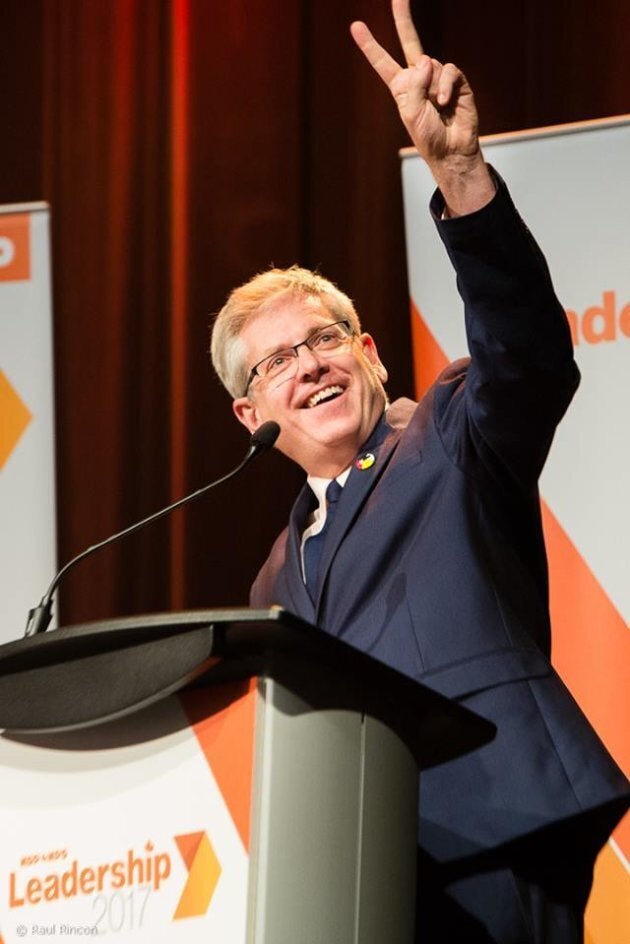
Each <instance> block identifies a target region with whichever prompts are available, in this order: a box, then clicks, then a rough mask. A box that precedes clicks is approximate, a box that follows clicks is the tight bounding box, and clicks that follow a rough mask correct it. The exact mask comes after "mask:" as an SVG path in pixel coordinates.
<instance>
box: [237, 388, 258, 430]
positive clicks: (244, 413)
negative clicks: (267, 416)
mask: <svg viewBox="0 0 630 944" xmlns="http://www.w3.org/2000/svg"><path fill="white" fill-rule="evenodd" d="M232 409H233V410H234V414H235V416H236V418H237V420H238V421H239V423H242V424H243V426H246V427H247V429H248V430H249V431H250V433H253V432H255V430H257V429H258V427H259V426H260V422H261V421H260V418H259V416H258V410H257V409H256V405H255V403H253V402H252V401H251V400H250V399H249V397H238V398H237V399H236V400H232Z"/></svg>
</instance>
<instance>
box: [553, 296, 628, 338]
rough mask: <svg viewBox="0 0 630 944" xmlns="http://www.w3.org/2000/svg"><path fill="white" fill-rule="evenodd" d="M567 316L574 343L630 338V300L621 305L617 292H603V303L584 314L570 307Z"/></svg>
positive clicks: (591, 307) (592, 306) (593, 306)
mask: <svg viewBox="0 0 630 944" xmlns="http://www.w3.org/2000/svg"><path fill="white" fill-rule="evenodd" d="M567 318H568V319H569V325H570V327H571V337H572V338H573V343H574V344H580V343H581V342H582V341H586V343H587V344H601V342H602V341H617V340H619V339H620V338H624V337H626V338H630V302H628V303H627V304H626V305H624V306H623V307H620V305H619V304H618V302H617V295H616V292H612V291H607V292H603V293H602V303H601V305H591V306H590V307H589V308H586V309H585V310H584V312H583V313H582V314H579V312H577V311H572V310H571V309H570V308H568V309H567Z"/></svg>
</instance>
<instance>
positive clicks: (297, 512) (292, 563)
mask: <svg viewBox="0 0 630 944" xmlns="http://www.w3.org/2000/svg"><path fill="white" fill-rule="evenodd" d="M315 504H316V501H315V496H314V495H313V492H312V491H311V489H310V487H309V486H308V485H304V486H303V487H302V491H301V492H300V494H299V495H298V497H297V499H296V501H295V504H294V505H293V509H292V511H291V517H290V518H289V538H288V542H287V554H286V560H285V566H284V571H285V582H286V586H285V590H286V593H287V595H288V597H289V598H290V600H291V604H292V606H293V609H294V612H295V613H299V614H300V615H301V616H303V618H304V619H306V620H309V621H310V622H311V623H314V622H315V607H314V606H313V601H312V600H311V598H310V596H309V593H308V590H307V589H306V585H305V584H304V579H303V577H302V555H301V545H302V532H303V531H304V528H305V526H306V521H307V518H308V515H309V512H310V511H312V509H313V506H314V505H315Z"/></svg>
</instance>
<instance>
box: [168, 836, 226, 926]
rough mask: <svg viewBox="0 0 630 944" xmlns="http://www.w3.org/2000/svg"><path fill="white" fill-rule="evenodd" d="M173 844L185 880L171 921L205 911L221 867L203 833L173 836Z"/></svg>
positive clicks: (197, 915) (201, 913)
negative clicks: (184, 867)
mask: <svg viewBox="0 0 630 944" xmlns="http://www.w3.org/2000/svg"><path fill="white" fill-rule="evenodd" d="M175 842H176V843H177V848H178V849H179V851H180V854H181V857H182V859H183V860H184V863H185V865H186V868H187V869H188V879H187V881H186V884H185V885H184V890H183V892H182V894H181V898H180V899H179V902H178V904H177V908H176V909H175V914H174V915H173V921H177V920H178V919H180V918H196V917H200V916H201V915H204V914H205V913H206V911H207V910H208V907H209V905H210V901H211V899H212V896H213V895H214V891H215V889H216V887H217V883H218V881H219V878H220V876H221V865H220V863H219V860H218V859H217V857H216V853H215V851H214V849H213V848H212V845H211V843H210V840H209V839H208V836H207V834H206V833H205V832H200V833H186V834H185V835H183V836H175Z"/></svg>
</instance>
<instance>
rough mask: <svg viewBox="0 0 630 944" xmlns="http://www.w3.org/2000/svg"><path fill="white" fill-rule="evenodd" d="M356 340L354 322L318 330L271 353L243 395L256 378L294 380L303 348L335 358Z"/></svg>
mask: <svg viewBox="0 0 630 944" xmlns="http://www.w3.org/2000/svg"><path fill="white" fill-rule="evenodd" d="M353 337H354V331H353V330H352V328H351V327H350V322H348V321H333V323H332V324H328V325H324V326H323V327H321V328H317V330H316V331H313V332H312V334H309V336H308V337H307V338H306V339H305V340H304V341H300V343H299V344H293V345H292V346H291V347H286V348H283V349H282V350H281V351H275V352H274V353H273V354H268V355H267V357H263V359H262V360H261V361H258V363H257V364H254V366H253V367H252V369H251V370H250V372H249V376H248V378H247V386H246V387H245V393H244V394H243V396H247V391H248V390H249V388H250V385H251V384H252V382H253V380H254V378H255V377H260V379H261V381H269V380H279V381H283V380H289V378H291V377H293V376H294V375H295V374H296V373H297V369H298V351H299V349H300V348H301V347H307V348H308V349H309V351H314V353H315V354H318V355H321V356H322V357H334V355H335V354H336V353H337V352H338V351H339V348H341V347H343V345H345V344H347V343H348V341H351V340H352V339H353Z"/></svg>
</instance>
